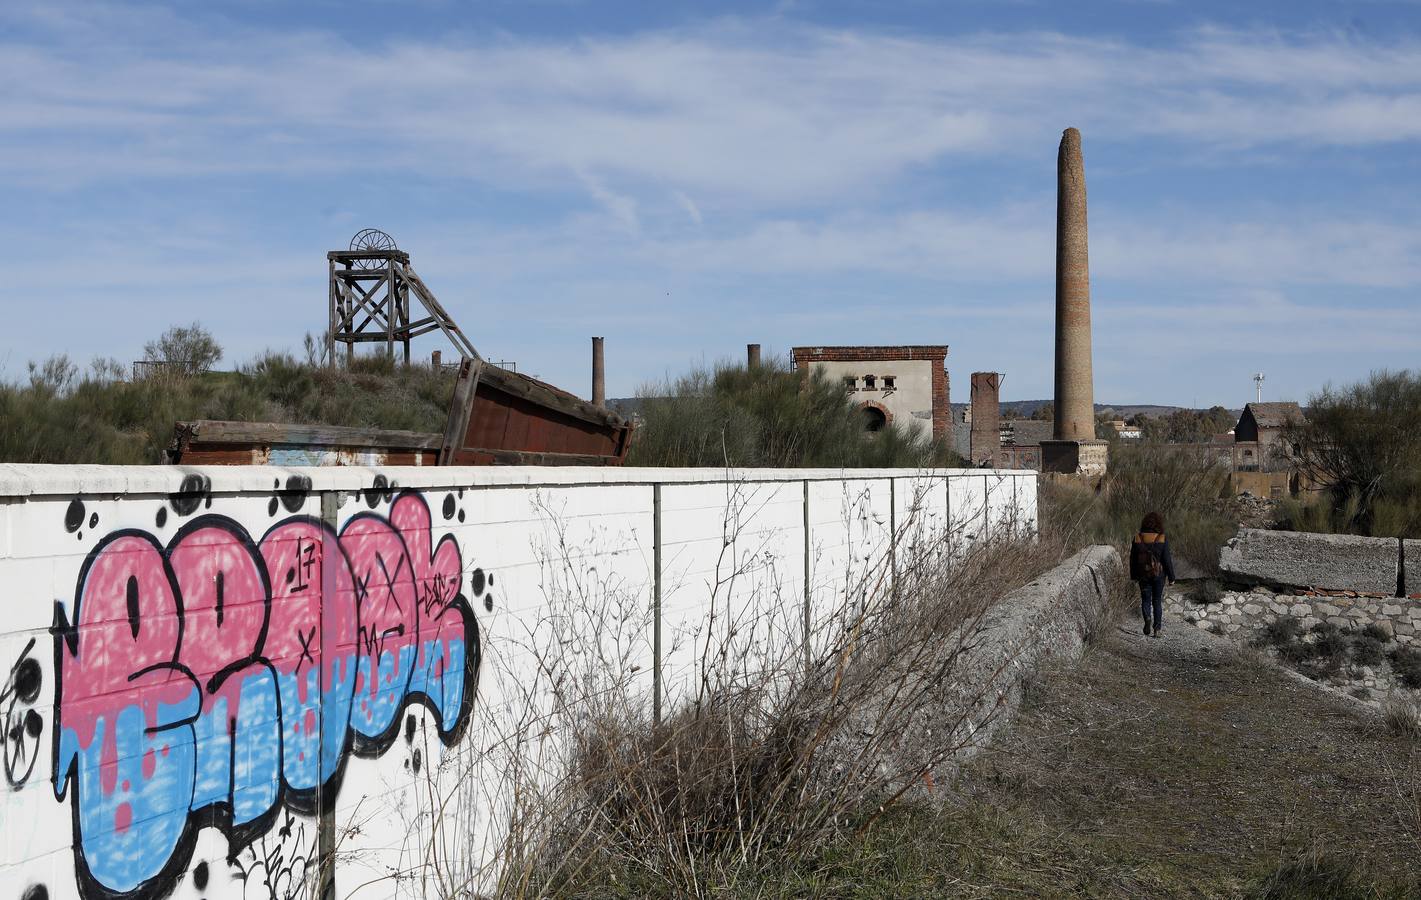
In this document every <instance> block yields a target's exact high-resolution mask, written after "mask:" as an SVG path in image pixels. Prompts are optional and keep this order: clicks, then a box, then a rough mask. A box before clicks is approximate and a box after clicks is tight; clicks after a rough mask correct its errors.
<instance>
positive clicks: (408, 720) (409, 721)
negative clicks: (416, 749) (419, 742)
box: [405, 714, 414, 744]
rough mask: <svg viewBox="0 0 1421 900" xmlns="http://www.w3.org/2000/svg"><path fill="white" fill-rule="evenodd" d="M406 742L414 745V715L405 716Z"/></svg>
mask: <svg viewBox="0 0 1421 900" xmlns="http://www.w3.org/2000/svg"><path fill="white" fill-rule="evenodd" d="M405 742H406V743H409V744H412V743H414V715H413V714H410V715H408V716H405Z"/></svg>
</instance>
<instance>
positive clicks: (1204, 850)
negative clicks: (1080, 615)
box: [960, 618, 1421, 897]
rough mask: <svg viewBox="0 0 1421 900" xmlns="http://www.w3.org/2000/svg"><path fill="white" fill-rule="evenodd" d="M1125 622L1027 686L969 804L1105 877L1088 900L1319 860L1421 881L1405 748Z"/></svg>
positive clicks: (1203, 639)
mask: <svg viewBox="0 0 1421 900" xmlns="http://www.w3.org/2000/svg"><path fill="white" fill-rule="evenodd" d="M1128 621H1129V622H1130V623H1131V625H1130V626H1124V625H1122V626H1119V627H1117V628H1115V629H1114V630H1113V631H1111V632H1109V633H1108V634H1107V635H1106V636H1105V637H1104V638H1103V639H1102V640H1100V641H1099V642H1098V643H1097V644H1096V645H1095V646H1093V647H1092V648H1090V650H1089V651H1088V653H1087V655H1086V657H1085V658H1084V660H1082V662H1081V663H1080V664H1079V665H1078V666H1075V667H1072V668H1068V669H1064V670H1056V671H1052V672H1048V673H1044V674H1043V676H1042V677H1040V678H1038V679H1037V680H1036V681H1035V682H1034V683H1033V684H1032V685H1031V687H1030V690H1029V693H1028V696H1027V700H1026V702H1025V703H1024V705H1023V707H1022V710H1021V713H1020V715H1019V716H1018V718H1017V719H1016V720H1015V721H1014V723H1013V724H1012V726H1011V727H1010V728H1009V729H1007V730H1006V731H1005V732H1004V733H1003V734H1002V735H1001V736H1000V738H999V740H998V742H997V746H996V747H995V748H994V750H992V751H990V752H988V753H986V754H984V755H983V756H982V757H980V758H979V759H978V760H977V761H975V762H974V763H973V764H972V765H970V766H969V767H968V768H967V770H966V771H965V772H964V775H963V778H962V779H961V782H960V787H961V789H962V791H963V792H964V795H965V797H967V798H969V802H970V801H973V800H976V801H985V802H986V803H988V804H993V805H997V806H1001V807H1003V808H1010V809H1012V810H1013V811H1014V814H1020V815H1026V816H1030V817H1034V819H1035V820H1037V821H1041V822H1043V824H1045V825H1046V826H1047V827H1048V828H1050V829H1051V830H1052V831H1056V830H1058V829H1059V833H1061V834H1069V835H1070V840H1071V841H1072V842H1073V843H1076V844H1077V845H1078V846H1080V847H1083V848H1085V849H1086V850H1087V851H1089V852H1098V853H1099V854H1100V855H1101V858H1102V859H1104V860H1108V861H1110V862H1111V863H1112V864H1118V871H1114V872H1113V873H1112V874H1110V876H1109V878H1108V879H1107V881H1108V884H1109V886H1108V888H1107V889H1105V890H1104V891H1103V893H1097V891H1096V890H1095V889H1092V890H1090V891H1086V892H1085V893H1089V894H1090V895H1093V896H1189V897H1206V896H1207V897H1212V896H1231V895H1236V894H1237V893H1238V892H1239V891H1240V890H1241V888H1242V886H1243V885H1244V884H1245V883H1247V882H1248V881H1250V880H1251V879H1254V878H1256V877H1257V876H1258V875H1259V874H1260V873H1261V872H1268V871H1272V870H1273V869H1274V868H1276V866H1277V865H1278V864H1279V862H1280V861H1281V860H1284V859H1290V858H1293V857H1295V856H1296V855H1297V854H1298V852H1299V851H1301V850H1303V849H1306V848H1319V847H1320V848H1322V849H1325V850H1330V851H1335V852H1338V853H1341V854H1344V855H1345V856H1346V857H1347V858H1348V859H1350V860H1355V861H1357V862H1358V863H1359V865H1362V866H1364V867H1365V868H1366V869H1367V871H1369V872H1372V873H1375V874H1378V875H1381V876H1404V875H1406V874H1408V873H1416V872H1421V747H1418V745H1417V743H1416V742H1415V741H1414V740H1411V739H1406V738H1402V737H1400V736H1397V735H1395V734H1392V733H1390V732H1388V731H1387V730H1386V729H1385V727H1384V726H1383V725H1382V723H1381V721H1380V718H1379V717H1378V715H1377V714H1376V713H1375V712H1374V711H1372V710H1371V709H1370V708H1369V707H1367V706H1366V705H1365V704H1362V703H1359V702H1357V701H1355V700H1353V699H1352V698H1350V697H1348V696H1346V695H1345V694H1342V693H1340V692H1336V691H1332V690H1331V689H1328V688H1325V687H1323V686H1321V685H1317V684H1314V683H1312V682H1309V681H1307V680H1306V679H1304V678H1302V677H1301V676H1297V675H1296V673H1291V672H1285V671H1284V670H1282V669H1280V668H1278V667H1277V666H1275V665H1273V664H1271V663H1269V662H1266V661H1265V660H1264V659H1263V658H1261V657H1260V656H1259V655H1258V654H1256V653H1254V652H1252V651H1251V650H1249V649H1248V648H1245V647H1240V646H1239V645H1237V644H1234V643H1233V642H1231V641H1228V640H1226V639H1223V638H1219V637H1215V636H1214V635H1211V634H1208V633H1206V632H1203V631H1201V630H1199V629H1197V628H1194V627H1192V626H1189V625H1186V624H1184V623H1181V622H1174V623H1167V627H1166V628H1165V631H1164V635H1163V636H1162V637H1160V638H1151V637H1145V636H1144V635H1143V634H1141V633H1140V631H1139V630H1138V628H1139V626H1138V625H1135V624H1133V623H1134V622H1135V620H1134V619H1133V618H1131V619H1129V620H1128ZM1075 893H1077V892H1076V891H1073V890H1070V889H1066V888H1065V887H1063V889H1062V895H1063V896H1064V895H1073V894H1075Z"/></svg>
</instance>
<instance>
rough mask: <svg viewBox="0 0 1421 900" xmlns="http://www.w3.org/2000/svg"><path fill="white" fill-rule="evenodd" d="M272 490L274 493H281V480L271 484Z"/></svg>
mask: <svg viewBox="0 0 1421 900" xmlns="http://www.w3.org/2000/svg"><path fill="white" fill-rule="evenodd" d="M271 489H272V490H273V491H279V490H281V479H280V478H278V479H276V480H275V481H273V482H272V483H271Z"/></svg>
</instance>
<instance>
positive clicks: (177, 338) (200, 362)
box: [143, 322, 222, 377]
mask: <svg viewBox="0 0 1421 900" xmlns="http://www.w3.org/2000/svg"><path fill="white" fill-rule="evenodd" d="M221 358H222V347H221V345H219V344H218V343H217V339H216V338H214V337H213V336H212V333H211V332H210V331H208V330H207V329H206V328H203V327H202V325H201V324H199V323H197V322H193V323H192V324H191V325H188V326H186V327H184V326H182V325H174V326H173V327H172V328H169V329H168V330H167V331H165V332H163V334H162V335H161V336H160V337H159V338H158V339H157V340H156V341H149V342H148V343H147V344H144V345H143V359H144V361H145V362H148V363H151V364H152V366H153V367H154V368H155V369H156V373H161V374H165V375H177V376H180V377H192V376H193V375H201V374H202V373H203V372H206V371H207V370H209V369H211V368H212V364H213V363H215V362H217V361H218V360H219V359H221Z"/></svg>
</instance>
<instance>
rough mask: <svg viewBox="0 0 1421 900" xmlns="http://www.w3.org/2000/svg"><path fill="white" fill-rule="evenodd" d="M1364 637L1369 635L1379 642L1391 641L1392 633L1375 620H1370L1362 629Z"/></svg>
mask: <svg viewBox="0 0 1421 900" xmlns="http://www.w3.org/2000/svg"><path fill="white" fill-rule="evenodd" d="M1361 635H1362V637H1369V638H1371V639H1372V640H1374V641H1376V642H1377V643H1379V644H1385V643H1389V642H1390V641H1391V634H1390V633H1389V632H1388V631H1387V630H1386V629H1385V628H1383V627H1381V626H1380V625H1378V624H1377V623H1375V622H1369V623H1368V624H1367V625H1366V626H1365V627H1364V628H1363V629H1362V631H1361Z"/></svg>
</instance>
